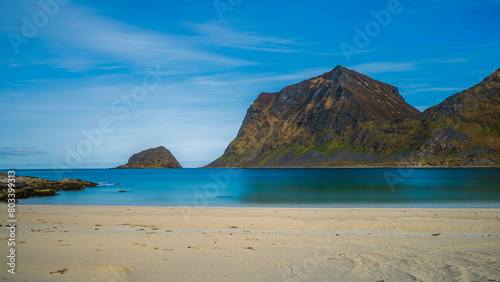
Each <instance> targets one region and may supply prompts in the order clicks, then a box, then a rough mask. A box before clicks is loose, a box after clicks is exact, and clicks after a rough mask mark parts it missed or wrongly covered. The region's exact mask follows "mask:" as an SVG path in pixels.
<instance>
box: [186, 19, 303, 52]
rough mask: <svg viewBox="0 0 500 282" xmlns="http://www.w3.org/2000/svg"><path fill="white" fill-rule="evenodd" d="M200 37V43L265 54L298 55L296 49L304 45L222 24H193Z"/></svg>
mask: <svg viewBox="0 0 500 282" xmlns="http://www.w3.org/2000/svg"><path fill="white" fill-rule="evenodd" d="M190 26H191V27H192V28H193V29H194V30H195V31H196V32H198V33H199V34H200V35H201V37H200V43H202V44H208V45H213V46H223V47H230V48H235V49H243V50H254V51H264V52H280V53H296V52H298V50H296V49H295V47H297V46H300V45H304V43H300V42H297V41H294V40H291V39H285V38H279V37H270V36H261V35H257V34H255V33H253V32H248V31H243V30H236V29H233V28H229V27H228V26H227V25H222V24H220V23H208V24H191V25H190Z"/></svg>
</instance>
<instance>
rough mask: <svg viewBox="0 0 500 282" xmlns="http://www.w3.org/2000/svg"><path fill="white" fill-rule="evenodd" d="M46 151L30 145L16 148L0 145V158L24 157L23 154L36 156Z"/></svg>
mask: <svg viewBox="0 0 500 282" xmlns="http://www.w3.org/2000/svg"><path fill="white" fill-rule="evenodd" d="M46 153H47V152H46V151H42V150H38V149H35V148H31V147H25V148H18V147H0V158H5V157H24V156H37V155H43V154H46Z"/></svg>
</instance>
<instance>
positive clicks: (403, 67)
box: [349, 62, 419, 74]
mask: <svg viewBox="0 0 500 282" xmlns="http://www.w3.org/2000/svg"><path fill="white" fill-rule="evenodd" d="M349 68H350V69H353V70H355V71H357V72H360V73H365V74H375V73H385V72H402V71H411V70H417V69H419V68H418V67H417V62H407V63H393V62H378V63H366V64H359V65H354V66H350V67H349Z"/></svg>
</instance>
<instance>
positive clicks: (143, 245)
mask: <svg viewBox="0 0 500 282" xmlns="http://www.w3.org/2000/svg"><path fill="white" fill-rule="evenodd" d="M134 246H138V247H146V246H147V245H146V244H141V243H135V244H134Z"/></svg>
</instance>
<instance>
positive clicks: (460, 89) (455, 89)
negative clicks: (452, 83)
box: [411, 87, 465, 93]
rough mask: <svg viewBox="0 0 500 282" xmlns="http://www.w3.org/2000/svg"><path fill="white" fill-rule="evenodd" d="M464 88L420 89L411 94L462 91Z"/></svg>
mask: <svg viewBox="0 0 500 282" xmlns="http://www.w3.org/2000/svg"><path fill="white" fill-rule="evenodd" d="M464 89H465V88H457V87H429V88H420V89H414V90H412V91H411V92H412V93H416V92H439V91H462V90H464Z"/></svg>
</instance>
